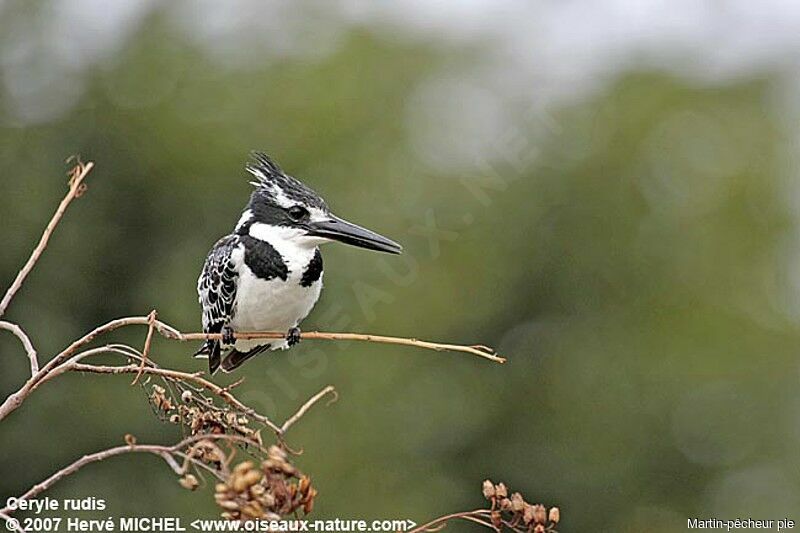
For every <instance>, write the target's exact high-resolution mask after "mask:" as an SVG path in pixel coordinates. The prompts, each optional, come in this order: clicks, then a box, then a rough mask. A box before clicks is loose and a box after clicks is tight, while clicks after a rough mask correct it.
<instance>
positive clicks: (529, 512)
mask: <svg viewBox="0 0 800 533" xmlns="http://www.w3.org/2000/svg"><path fill="white" fill-rule="evenodd" d="M483 497H484V498H486V499H487V500H488V501H489V503H490V504H491V506H490V507H489V509H476V510H474V511H464V512H460V513H453V514H449V515H445V516H441V517H439V518H437V519H435V520H431V521H430V522H428V523H427V524H423V525H421V526H419V527H416V528H414V529H412V530H410V531H408V532H406V533H423V532H429V531H440V530H441V529H443V528H445V527H446V526H447V525H448V523H450V522H451V521H454V520H466V521H469V522H474V523H476V524H480V525H482V526H484V527H487V528H489V529H493V530H494V531H498V532H500V531H514V532H516V533H557V531H556V526H557V525H558V523H559V522H560V521H561V511H560V510H559V508H558V507H550V508H549V509H548V508H547V507H545V506H544V505H542V504H532V503H528V502H527V501H525V498H524V497H523V496H522V494H520V493H519V492H514V493H512V494H511V495H510V496H509V492H508V488H507V487H506V485H505V484H504V483H493V482H492V481H490V480H488V479H487V480H486V481H484V482H483Z"/></svg>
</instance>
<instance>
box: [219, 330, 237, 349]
mask: <svg viewBox="0 0 800 533" xmlns="http://www.w3.org/2000/svg"><path fill="white" fill-rule="evenodd" d="M222 344H224V345H226V346H232V345H234V344H236V337H235V336H234V335H233V328H231V327H230V326H225V327H223V328H222Z"/></svg>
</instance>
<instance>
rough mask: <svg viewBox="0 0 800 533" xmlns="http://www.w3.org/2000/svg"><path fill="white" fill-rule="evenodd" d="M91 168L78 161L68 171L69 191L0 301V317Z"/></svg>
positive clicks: (83, 186) (80, 189) (83, 187)
mask: <svg viewBox="0 0 800 533" xmlns="http://www.w3.org/2000/svg"><path fill="white" fill-rule="evenodd" d="M93 167H94V163H93V162H91V161H89V162H88V163H81V162H80V161H79V162H78V163H77V164H76V165H75V167H74V168H73V169H72V170H71V171H70V180H69V191H68V192H67V195H66V196H64V199H63V200H61V203H60V204H58V209H56V212H55V213H54V214H53V218H51V219H50V222H48V224H47V227H45V229H44V233H42V238H41V239H39V244H37V245H36V247H35V248H34V249H33V252H31V256H30V257H29V258H28V261H27V262H26V263H25V265H24V266H23V267H22V268H21V269H20V271H19V273H17V277H16V278H15V279H14V282H13V283H12V284H11V286H10V287H9V288H8V290H7V291H6V294H5V296H3V299H2V300H0V316H3V315H4V314H5V312H6V309H7V308H8V305H9V304H10V303H11V300H12V299H13V298H14V295H15V294H16V293H17V291H18V290H19V288H20V287H21V286H22V282H23V281H25V278H26V277H28V274H30V272H31V270H33V267H34V266H35V265H36V262H37V261H38V260H39V257H41V255H42V252H44V249H45V248H46V247H47V241H48V240H50V235H52V234H53V230H55V229H56V226H57V225H58V223H59V221H60V220H61V217H63V216H64V212H65V211H66V210H67V207H69V204H70V203H71V202H72V200H74V199H75V198H77V197H78V196H80V195H81V194H82V193H83V191H84V190H85V185H84V184H83V180H84V178H85V177H86V175H87V174H89V172H90V171H91V170H92V168H93Z"/></svg>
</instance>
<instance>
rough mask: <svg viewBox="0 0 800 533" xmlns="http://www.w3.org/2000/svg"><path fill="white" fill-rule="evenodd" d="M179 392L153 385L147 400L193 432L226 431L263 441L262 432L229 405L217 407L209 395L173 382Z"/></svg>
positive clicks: (259, 442) (161, 412)
mask: <svg viewBox="0 0 800 533" xmlns="http://www.w3.org/2000/svg"><path fill="white" fill-rule="evenodd" d="M176 386H178V387H179V388H180V389H181V390H180V391H179V392H180V395H179V396H178V395H174V396H173V395H171V394H168V393H167V390H166V389H165V388H164V387H162V386H160V385H155V384H154V385H153V386H152V388H151V392H150V403H151V404H152V405H153V408H154V409H155V410H156V412H157V413H158V414H159V415H160V416H162V417H163V418H166V419H167V420H169V421H170V422H171V423H173V424H180V425H184V426H186V427H187V428H188V429H189V431H190V432H191V434H192V435H198V434H207V433H211V434H223V433H224V434H228V435H240V436H242V437H246V438H248V439H250V440H252V441H253V442H254V443H257V444H258V445H261V444H262V440H261V433H260V432H259V431H257V430H254V429H253V428H251V427H250V426H249V423H250V420H249V419H248V418H247V417H246V416H244V415H242V414H241V413H237V412H235V411H233V410H232V409H231V408H230V407H228V406H224V407H221V406H218V405H216V404H215V403H214V401H213V400H212V399H211V398H208V397H206V396H204V395H203V394H201V393H200V392H199V391H193V390H190V389H188V388H186V386H185V385H183V384H176Z"/></svg>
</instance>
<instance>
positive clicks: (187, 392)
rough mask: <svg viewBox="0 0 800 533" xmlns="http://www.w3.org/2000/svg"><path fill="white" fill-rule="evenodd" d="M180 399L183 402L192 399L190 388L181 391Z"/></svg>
mask: <svg viewBox="0 0 800 533" xmlns="http://www.w3.org/2000/svg"><path fill="white" fill-rule="evenodd" d="M181 401H182V402H183V403H189V402H190V401H192V391H190V390H185V391H183V394H181Z"/></svg>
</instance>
